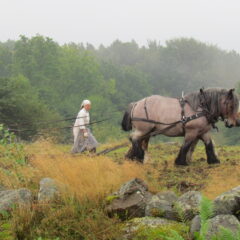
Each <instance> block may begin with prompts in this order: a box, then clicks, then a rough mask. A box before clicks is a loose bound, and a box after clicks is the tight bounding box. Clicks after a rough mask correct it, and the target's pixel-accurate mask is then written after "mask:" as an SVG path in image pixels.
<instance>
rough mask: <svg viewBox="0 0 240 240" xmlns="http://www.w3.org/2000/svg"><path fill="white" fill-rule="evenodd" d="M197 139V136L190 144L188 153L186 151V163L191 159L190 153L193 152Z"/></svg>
mask: <svg viewBox="0 0 240 240" xmlns="http://www.w3.org/2000/svg"><path fill="white" fill-rule="evenodd" d="M198 141H199V139H198V138H197V139H196V140H195V141H193V143H192V144H191V147H190V148H189V150H188V153H187V157H186V158H187V163H190V162H191V161H192V155H193V152H194V150H195V147H196V146H197V143H198Z"/></svg>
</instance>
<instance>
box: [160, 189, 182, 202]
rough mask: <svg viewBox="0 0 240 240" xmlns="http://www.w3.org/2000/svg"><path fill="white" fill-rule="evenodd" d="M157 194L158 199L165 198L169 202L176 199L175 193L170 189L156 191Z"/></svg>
mask: <svg viewBox="0 0 240 240" xmlns="http://www.w3.org/2000/svg"><path fill="white" fill-rule="evenodd" d="M157 196H158V198H159V199H160V200H165V201H167V202H169V203H171V204H173V203H175V202H176V201H177V199H178V197H177V195H176V194H175V193H174V192H171V191H168V192H160V193H157Z"/></svg>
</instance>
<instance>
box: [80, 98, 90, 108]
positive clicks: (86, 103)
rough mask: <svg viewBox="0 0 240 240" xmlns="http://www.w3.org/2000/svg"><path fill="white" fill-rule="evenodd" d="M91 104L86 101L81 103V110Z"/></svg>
mask: <svg viewBox="0 0 240 240" xmlns="http://www.w3.org/2000/svg"><path fill="white" fill-rule="evenodd" d="M88 104H91V102H90V101H89V100H87V99H85V100H83V101H82V104H81V108H83V107H84V106H85V105H88Z"/></svg>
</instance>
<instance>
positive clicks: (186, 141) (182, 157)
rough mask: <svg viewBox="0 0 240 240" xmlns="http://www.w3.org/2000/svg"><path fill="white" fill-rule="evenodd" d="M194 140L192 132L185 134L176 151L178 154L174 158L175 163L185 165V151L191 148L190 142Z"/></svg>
mask: <svg viewBox="0 0 240 240" xmlns="http://www.w3.org/2000/svg"><path fill="white" fill-rule="evenodd" d="M195 141H196V136H195V135H193V134H191V135H190V134H189V135H186V136H185V139H184V143H183V145H182V147H181V149H180V151H179V153H178V156H177V158H176V160H175V164H176V165H184V166H187V165H188V163H187V153H188V151H189V149H190V148H191V146H192V144H193V143H194V142H195Z"/></svg>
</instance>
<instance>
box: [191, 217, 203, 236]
mask: <svg viewBox="0 0 240 240" xmlns="http://www.w3.org/2000/svg"><path fill="white" fill-rule="evenodd" d="M200 229H201V219H200V216H199V215H197V216H195V217H194V218H193V220H192V221H191V226H190V235H191V237H192V238H193V237H194V233H195V232H200Z"/></svg>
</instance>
